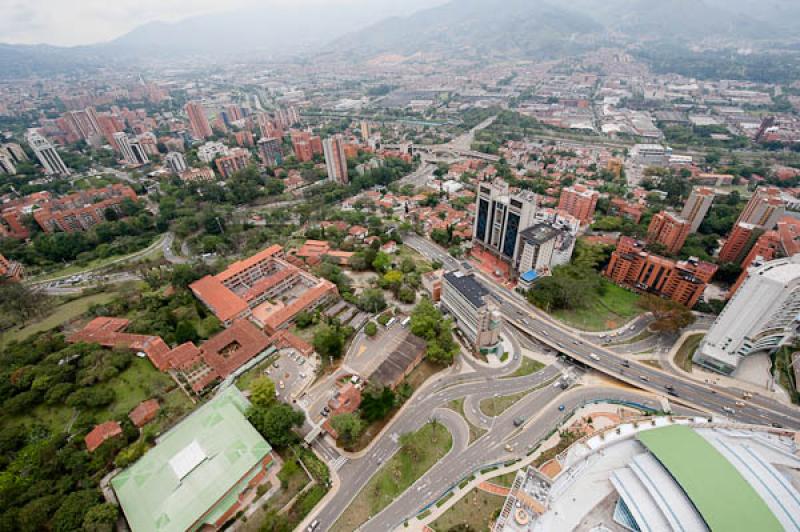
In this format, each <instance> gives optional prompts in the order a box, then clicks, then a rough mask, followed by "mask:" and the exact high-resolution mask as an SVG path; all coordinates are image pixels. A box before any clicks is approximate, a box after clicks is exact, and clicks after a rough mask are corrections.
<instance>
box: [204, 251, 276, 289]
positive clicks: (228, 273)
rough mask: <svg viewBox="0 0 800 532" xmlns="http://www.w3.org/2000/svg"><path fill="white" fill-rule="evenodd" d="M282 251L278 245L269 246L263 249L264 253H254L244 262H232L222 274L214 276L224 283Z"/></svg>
mask: <svg viewBox="0 0 800 532" xmlns="http://www.w3.org/2000/svg"><path fill="white" fill-rule="evenodd" d="M282 251H283V248H282V247H281V246H279V245H278V244H275V245H273V246H270V247H268V248H267V249H265V250H264V251H261V252H259V253H256V254H255V255H253V256H252V257H248V258H246V259H244V260H240V261H238V262H234V263H233V264H231V265H230V266H228V267H227V268H226V269H225V271H224V272H222V273H220V274H218V275H216V278H217V280H218V281H220V282H222V281H225V280H226V279H230V278H231V277H233V276H234V275H236V274H237V273H241V272H243V271H245V270H248V269H250V268H252V267H253V266H255V265H256V264H258V263H259V262H261V261H262V260H264V259H268V258H270V257H273V256H275V255H279V254H280V253H281V252H282Z"/></svg>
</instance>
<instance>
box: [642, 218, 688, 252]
mask: <svg viewBox="0 0 800 532" xmlns="http://www.w3.org/2000/svg"><path fill="white" fill-rule="evenodd" d="M689 229H690V226H689V222H688V221H687V220H684V219H683V218H681V217H680V216H678V215H677V214H673V213H671V212H666V211H661V212H660V213H658V214H656V215H654V216H653V219H652V220H650V225H649V226H648V227H647V242H649V243H651V244H652V243H658V244H661V245H663V246H664V248H665V249H666V251H667V253H669V254H670V255H676V254H677V253H678V252H679V251H680V250H681V248H682V247H683V244H684V243H685V242H686V237H688V236H689Z"/></svg>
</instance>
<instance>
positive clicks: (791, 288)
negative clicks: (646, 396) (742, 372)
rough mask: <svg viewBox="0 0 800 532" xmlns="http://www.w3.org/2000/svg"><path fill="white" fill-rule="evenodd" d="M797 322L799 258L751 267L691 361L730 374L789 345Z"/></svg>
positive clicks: (799, 256)
mask: <svg viewBox="0 0 800 532" xmlns="http://www.w3.org/2000/svg"><path fill="white" fill-rule="evenodd" d="M798 318H800V254H798V255H795V256H793V257H791V258H786V259H778V260H773V261H770V262H767V263H765V264H764V265H762V266H755V267H753V268H750V270H749V272H748V276H747V280H746V281H745V282H744V284H742V286H741V288H739V290H737V291H736V294H735V295H734V296H733V298H732V299H731V300H730V301H729V302H728V304H727V306H726V307H725V309H724V310H723V311H722V313H721V314H720V315H719V316H718V317H717V319H716V321H715V322H714V325H713V326H712V327H711V330H710V331H709V332H708V334H707V335H706V337H705V338H704V339H703V342H702V343H701V344H700V347H699V348H698V349H697V352H696V353H695V354H694V358H693V360H694V362H695V363H697V364H700V365H702V366H705V367H707V368H709V369H711V370H714V371H718V372H720V373H725V374H730V373H733V372H734V371H735V370H736V367H737V366H738V364H739V361H740V360H741V358H742V357H745V356H747V355H750V354H752V353H757V352H766V353H772V352H774V351H776V350H777V349H778V348H780V347H782V346H784V345H786V344H788V343H790V342H792V341H793V340H794V338H795V337H796V335H797V328H798V323H800V321H799V319H798Z"/></svg>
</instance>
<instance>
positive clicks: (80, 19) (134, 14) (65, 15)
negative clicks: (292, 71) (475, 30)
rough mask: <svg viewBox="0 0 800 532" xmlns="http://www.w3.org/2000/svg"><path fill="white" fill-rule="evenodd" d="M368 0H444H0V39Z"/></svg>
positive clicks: (86, 40)
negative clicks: (242, 10) (271, 7)
mask: <svg viewBox="0 0 800 532" xmlns="http://www.w3.org/2000/svg"><path fill="white" fill-rule="evenodd" d="M367 1H369V2H370V4H371V5H372V6H374V5H375V4H376V3H383V4H385V5H386V14H387V16H388V15H394V14H404V13H406V12H408V11H409V10H413V9H416V8H420V7H427V6H429V5H435V4H440V3H443V2H444V0H391V1H390V0H260V1H259V0H0V42H4V43H18V44H39V43H46V44H57V45H62V46H72V45H78V44H91V43H96V42H103V41H108V40H111V39H114V38H116V37H118V36H120V35H122V34H124V33H126V32H128V31H130V30H132V29H133V28H135V27H136V26H140V25H142V24H145V23H147V22H153V21H164V22H174V21H177V20H181V19H183V18H186V17H190V16H194V15H204V14H210V13H215V12H220V11H230V10H234V9H239V8H245V7H249V6H254V5H258V6H262V7H263V6H265V5H266V4H276V5H291V6H296V7H300V6H303V7H306V6H307V7H311V8H313V6H314V5H320V4H325V5H346V4H347V5H352V4H359V3H364V2H367Z"/></svg>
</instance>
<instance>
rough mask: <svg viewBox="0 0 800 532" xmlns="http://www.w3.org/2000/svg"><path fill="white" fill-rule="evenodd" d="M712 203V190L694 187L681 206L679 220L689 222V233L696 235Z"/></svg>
mask: <svg viewBox="0 0 800 532" xmlns="http://www.w3.org/2000/svg"><path fill="white" fill-rule="evenodd" d="M712 203H714V189H713V188H709V187H694V188H693V189H692V192H691V194H689V199H688V200H686V203H685V204H684V206H683V210H682V211H681V218H683V219H684V220H686V221H687V222H689V233H696V232H697V229H698V228H699V227H700V224H701V223H703V220H704V219H705V217H706V214H708V211H709V209H710V208H711V204H712Z"/></svg>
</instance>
